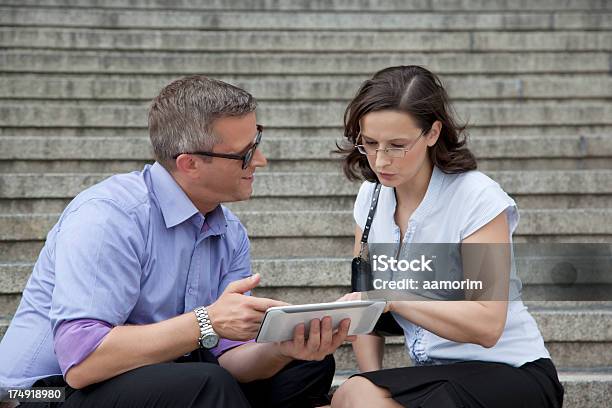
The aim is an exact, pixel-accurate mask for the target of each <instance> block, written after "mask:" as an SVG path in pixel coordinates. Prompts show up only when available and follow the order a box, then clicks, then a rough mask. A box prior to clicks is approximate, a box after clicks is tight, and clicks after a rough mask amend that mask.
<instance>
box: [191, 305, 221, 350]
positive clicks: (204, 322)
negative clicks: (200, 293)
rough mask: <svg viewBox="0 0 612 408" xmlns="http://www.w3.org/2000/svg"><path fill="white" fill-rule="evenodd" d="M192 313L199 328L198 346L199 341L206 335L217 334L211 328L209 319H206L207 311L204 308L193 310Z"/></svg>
mask: <svg viewBox="0 0 612 408" xmlns="http://www.w3.org/2000/svg"><path fill="white" fill-rule="evenodd" d="M193 312H194V313H195V315H196V318H197V320H198V326H199V327H200V338H199V339H198V344H199V343H200V340H201V339H202V338H203V337H204V336H206V335H207V334H214V335H217V333H216V332H215V330H214V329H213V327H212V323H211V321H210V317H208V310H207V309H206V307H205V306H200V307H197V308H195V309H193Z"/></svg>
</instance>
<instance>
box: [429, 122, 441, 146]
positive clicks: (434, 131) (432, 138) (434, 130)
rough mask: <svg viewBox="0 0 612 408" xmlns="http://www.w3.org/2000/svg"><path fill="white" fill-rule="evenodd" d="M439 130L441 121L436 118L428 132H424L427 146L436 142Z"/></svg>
mask: <svg viewBox="0 0 612 408" xmlns="http://www.w3.org/2000/svg"><path fill="white" fill-rule="evenodd" d="M440 132H442V122H440V121H439V120H436V121H435V122H434V123H433V124H432V125H431V129H429V132H427V133H426V134H425V141H426V143H427V146H429V147H431V146H433V145H435V144H436V142H437V141H438V138H439V137H440Z"/></svg>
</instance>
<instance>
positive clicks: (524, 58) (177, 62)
mask: <svg viewBox="0 0 612 408" xmlns="http://www.w3.org/2000/svg"><path fill="white" fill-rule="evenodd" d="M584 61H588V62H589V63H588V64H585V63H584ZM406 63H411V64H417V65H425V66H428V67H429V68H430V69H431V70H433V71H435V72H436V73H437V74H439V75H447V74H482V75H491V74H534V73H538V74H565V73H580V74H583V73H585V74H586V73H600V74H605V73H607V72H608V70H609V55H608V53H607V52H572V53H559V52H543V51H542V52H536V53H533V54H532V53H513V52H489V53H484V54H479V55H478V58H474V57H473V55H471V54H470V53H466V52H440V53H434V54H431V53H415V52H393V53H389V52H384V53H381V52H369V53H367V54H363V53H356V52H354V53H350V52H334V53H304V52H301V53H294V52H290V53H286V54H285V53H278V52H262V51H259V52H243V53H227V52H206V53H194V52H181V53H168V52H154V51H150V52H146V53H142V52H119V51H85V50H79V51H63V50H28V49H10V50H6V51H3V52H2V54H0V67H2V68H1V71H2V72H26V73H32V72H50V73H83V74H92V73H106V74H120V73H124V74H131V73H134V72H138V73H139V74H172V75H175V76H179V75H181V74H191V73H203V72H204V73H206V74H209V75H219V74H220V75H228V74H232V75H236V74H253V73H254V72H257V73H258V74H264V75H273V74H280V75H295V74H310V75H326V74H345V75H346V74H361V75H362V76H367V75H371V74H372V73H373V72H375V71H377V70H379V69H382V68H384V67H388V66H393V65H401V64H406Z"/></svg>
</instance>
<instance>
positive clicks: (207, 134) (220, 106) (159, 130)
mask: <svg viewBox="0 0 612 408" xmlns="http://www.w3.org/2000/svg"><path fill="white" fill-rule="evenodd" d="M256 108H257V101H256V100H255V98H253V96H252V95H251V94H249V93H248V92H247V91H245V90H243V89H240V88H238V87H236V86H234V85H230V84H228V83H225V82H223V81H219V80H216V79H212V78H208V77H205V76H203V75H192V76H188V77H185V78H181V79H178V80H176V81H174V82H171V83H170V84H168V85H167V86H166V87H165V88H164V89H162V90H161V92H160V93H159V95H158V96H157V97H155V99H153V102H152V103H151V108H150V109H149V137H150V138H151V144H152V145H153V153H154V154H155V159H156V160H157V161H158V162H159V163H161V164H162V165H163V166H164V167H166V168H167V169H173V168H174V157H175V156H176V155H178V154H181V153H189V152H194V151H198V150H200V151H202V150H203V151H210V150H212V148H213V146H214V145H215V144H216V143H218V142H220V140H219V137H218V136H216V135H214V134H213V132H212V127H213V124H214V122H215V120H216V119H219V118H223V117H228V116H237V117H240V116H244V115H246V114H248V113H250V112H253V111H255V109H256Z"/></svg>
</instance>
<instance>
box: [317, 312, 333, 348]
mask: <svg viewBox="0 0 612 408" xmlns="http://www.w3.org/2000/svg"><path fill="white" fill-rule="evenodd" d="M333 335H334V331H333V327H332V319H331V317H329V316H325V317H324V318H323V320H321V346H320V347H319V348H320V349H321V350H328V349H329V348H330V347H331V345H332V339H333ZM332 352H333V350H332Z"/></svg>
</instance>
